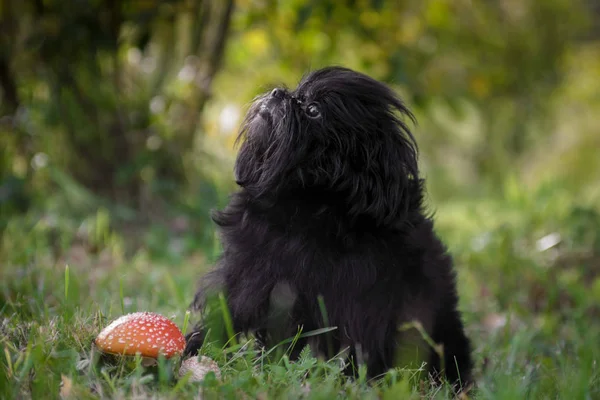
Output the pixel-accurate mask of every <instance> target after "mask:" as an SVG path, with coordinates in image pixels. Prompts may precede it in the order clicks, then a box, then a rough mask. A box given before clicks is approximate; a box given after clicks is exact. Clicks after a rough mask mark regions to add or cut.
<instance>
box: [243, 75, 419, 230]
mask: <svg viewBox="0 0 600 400" xmlns="http://www.w3.org/2000/svg"><path fill="white" fill-rule="evenodd" d="M273 93H275V92H273ZM310 102H317V103H316V104H319V105H320V107H321V108H322V109H321V115H319V117H318V118H311V117H309V116H307V113H306V107H307V103H310ZM313 104H315V103H313ZM398 114H402V115H405V116H409V117H410V118H412V114H410V112H409V111H408V110H407V109H406V108H405V107H404V105H403V104H402V103H401V101H400V100H399V99H398V98H397V97H396V96H395V95H394V93H393V92H392V91H391V90H390V89H389V88H388V87H386V86H385V85H383V84H381V83H379V82H377V81H375V80H373V79H371V78H369V77H366V76H365V75H362V74H358V73H356V72H353V71H350V70H346V69H342V68H329V69H326V70H321V71H319V72H318V75H309V76H308V77H306V78H305V79H304V80H303V82H301V84H300V85H299V87H298V88H297V89H296V91H294V92H288V91H284V90H281V89H280V91H279V92H277V96H274V95H273V94H270V95H269V94H267V95H263V96H261V97H260V98H258V99H256V100H255V102H254V103H253V105H252V107H251V108H250V110H249V111H248V114H247V116H246V118H245V121H244V124H243V126H242V130H241V133H240V137H239V140H241V141H242V145H241V149H240V152H239V154H238V158H237V160H236V165H235V173H236V181H237V183H238V184H239V185H240V186H241V187H243V188H244V189H245V190H246V191H247V192H248V193H249V194H250V195H251V196H253V197H255V198H263V199H265V198H270V199H273V200H274V201H275V200H276V199H277V198H278V197H281V196H286V195H290V196H291V195H302V194H303V193H305V194H309V193H310V195H312V196H315V195H316V196H319V198H320V199H322V201H323V202H333V203H335V204H334V205H335V206H336V207H337V208H338V209H340V208H341V209H343V210H344V211H345V212H346V214H347V216H348V217H350V218H362V217H366V218H369V219H371V220H373V221H374V222H375V223H376V224H378V225H379V224H390V223H394V222H396V221H398V220H402V219H405V218H406V214H407V212H408V211H409V210H410V209H411V208H419V207H420V202H421V198H420V196H414V194H415V193H420V190H415V189H417V188H415V187H414V186H415V185H417V186H418V185H420V181H419V177H418V169H417V158H416V145H415V143H414V139H413V137H412V134H411V133H410V131H409V129H408V127H407V126H406V125H405V124H404V123H403V122H402V120H400V119H399V118H398ZM409 193H412V194H413V196H412V198H411V197H410V196H409ZM363 219H364V218H363Z"/></svg>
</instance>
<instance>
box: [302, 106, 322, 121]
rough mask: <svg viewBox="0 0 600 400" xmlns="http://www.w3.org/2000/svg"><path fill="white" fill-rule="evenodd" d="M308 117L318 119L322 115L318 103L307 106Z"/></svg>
mask: <svg viewBox="0 0 600 400" xmlns="http://www.w3.org/2000/svg"><path fill="white" fill-rule="evenodd" d="M306 115H308V116H309V117H310V118H318V117H319V116H320V115H321V111H320V110H319V106H318V105H317V104H316V103H310V104H309V105H308V106H306Z"/></svg>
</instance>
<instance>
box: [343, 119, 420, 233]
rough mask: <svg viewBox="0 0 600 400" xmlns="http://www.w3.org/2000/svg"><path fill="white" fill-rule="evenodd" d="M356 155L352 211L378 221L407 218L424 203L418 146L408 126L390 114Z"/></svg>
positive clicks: (391, 222) (351, 196) (350, 200)
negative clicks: (389, 117)
mask: <svg viewBox="0 0 600 400" xmlns="http://www.w3.org/2000/svg"><path fill="white" fill-rule="evenodd" d="M361 148H362V149H364V150H363V151H361V152H360V153H359V154H358V155H357V158H356V163H355V168H354V174H353V175H354V177H353V180H354V189H353V190H351V191H350V198H349V199H348V200H349V206H350V210H349V211H350V214H351V215H354V216H357V217H359V216H361V215H366V216H368V217H370V218H372V219H373V220H375V222H376V223H377V224H383V225H389V224H394V223H396V222H397V221H404V220H406V218H407V216H408V213H409V212H411V211H417V210H420V208H421V203H422V181H421V179H420V178H419V169H418V164H417V148H416V145H415V143H414V140H413V139H412V135H411V134H410V131H409V130H408V128H407V126H406V125H405V124H404V123H403V122H401V121H399V120H397V119H395V118H391V119H388V120H386V122H385V123H382V124H381V125H380V126H379V127H378V129H377V131H376V132H374V137H373V140H372V142H371V143H364V146H362V147H361Z"/></svg>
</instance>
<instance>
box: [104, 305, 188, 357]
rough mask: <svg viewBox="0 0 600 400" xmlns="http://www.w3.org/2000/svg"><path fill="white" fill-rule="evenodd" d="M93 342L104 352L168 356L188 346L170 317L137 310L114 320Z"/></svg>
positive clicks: (178, 352)
mask: <svg viewBox="0 0 600 400" xmlns="http://www.w3.org/2000/svg"><path fill="white" fill-rule="evenodd" d="M94 343H95V344H96V346H98V348H99V349H100V350H102V351H103V352H105V353H112V354H124V355H135V354H140V355H142V356H143V357H149V358H158V355H159V354H163V355H164V356H165V357H166V358H170V357H173V356H174V355H176V354H180V353H181V352H182V351H183V349H184V348H185V338H184V337H183V334H182V333H181V331H180V330H179V328H178V327H177V325H175V324H174V323H173V321H171V320H170V319H168V318H166V317H164V316H162V315H160V314H156V313H151V312H136V313H132V314H127V315H123V316H121V317H119V318H117V319H116V320H114V321H113V322H112V323H111V324H110V325H108V326H107V327H106V328H104V329H103V330H102V332H100V334H98V337H97V338H96V340H94Z"/></svg>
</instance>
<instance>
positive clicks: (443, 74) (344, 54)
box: [0, 0, 600, 224]
mask: <svg viewBox="0 0 600 400" xmlns="http://www.w3.org/2000/svg"><path fill="white" fill-rule="evenodd" d="M598 18H599V17H598V10H597V9H594V8H593V6H592V5H591V4H590V3H586V2H585V1H584V0H577V1H570V0H550V1H548V0H526V1H514V0H504V1H501V2H487V1H478V2H471V1H463V0H460V1H450V0H425V1H417V0H408V1H403V2H397V1H392V0H370V1H367V0H363V1H358V0H345V1H333V0H327V1H316V0H314V1H310V0H309V1H306V0H290V1H275V0H262V1H259V0H253V1H251V0H239V1H237V2H236V4H235V7H234V4H233V1H229V0H228V1H216V0H204V1H189V0H187V1H186V0H168V1H152V0H146V1H134V0H129V1H114V0H113V1H109V0H106V1H100V0H95V1H91V0H90V1H73V0H71V1H53V0H45V1H42V0H29V1H10V0H3V1H2V3H1V7H0V29H1V30H2V32H3V35H2V36H0V48H1V50H0V84H1V92H2V97H1V99H2V100H1V103H0V114H1V115H2V119H1V122H0V133H1V137H2V139H0V144H1V145H2V154H1V155H2V160H1V163H0V179H1V180H0V184H1V185H2V186H1V188H2V190H0V204H1V207H2V214H1V215H2V216H3V217H2V219H3V221H6V218H7V216H8V215H11V214H12V213H14V212H18V211H19V210H21V209H24V208H26V206H27V204H29V203H30V202H32V201H34V202H37V201H38V200H39V201H40V202H42V203H44V202H45V201H47V200H48V197H49V196H48V195H49V194H52V193H57V190H56V189H58V192H61V193H65V190H64V183H65V182H66V181H69V182H71V183H73V184H76V185H80V186H81V187H82V188H84V189H85V190H88V191H89V192H90V194H91V195H93V196H96V197H97V198H101V199H105V200H108V201H111V202H113V203H117V204H123V205H127V206H130V207H132V208H133V209H134V210H136V211H142V212H143V213H144V214H146V215H154V214H160V213H162V212H164V211H161V209H162V208H164V207H161V206H160V205H159V204H158V203H160V202H159V201H158V200H157V199H164V200H166V201H167V204H173V202H175V203H177V204H182V205H183V206H184V207H188V208H189V207H196V208H197V207H198V205H197V203H198V197H199V196H201V195H202V192H205V191H206V190H209V191H212V192H214V193H216V195H211V196H209V198H207V199H205V200H206V203H204V202H202V200H200V202H201V203H202V204H203V206H202V210H201V211H200V212H201V213H205V212H206V210H207V209H208V208H210V207H213V206H214V205H215V204H217V202H218V201H219V200H218V197H219V193H224V192H227V191H228V190H229V189H230V188H231V179H230V178H229V177H230V176H231V175H230V170H231V163H232V156H233V154H234V153H233V151H232V146H231V145H232V143H233V138H234V137H235V130H236V128H237V125H238V123H239V121H240V115H241V114H243V112H244V110H245V105H246V104H247V103H248V101H250V100H251V99H252V97H253V96H254V95H256V94H257V93H260V92H262V91H263V90H265V89H267V88H268V87H270V86H272V85H274V84H280V83H284V84H287V85H290V86H293V85H294V84H295V83H296V81H297V80H298V79H299V77H300V76H301V75H302V74H303V73H305V72H307V71H308V70H310V69H315V68H318V67H321V66H324V65H329V64H342V65H346V66H349V67H351V68H355V69H358V70H361V71H364V72H366V73H368V74H371V75H373V76H374V77H376V78H378V79H381V80H384V81H386V82H389V83H390V84H391V85H393V86H394V87H395V88H396V89H397V90H398V91H399V92H400V93H401V95H402V96H403V97H404V98H405V99H406V102H407V103H408V105H409V106H410V107H412V108H413V109H414V110H415V112H416V113H417V115H418V118H419V121H420V124H419V126H418V127H416V128H415V130H416V131H417V137H418V141H419V143H420V147H421V152H422V161H423V170H424V171H425V173H426V175H427V177H428V178H429V180H430V185H429V187H430V190H431V194H432V196H433V198H434V199H436V201H443V200H445V199H448V198H452V197H454V196H455V195H456V194H457V193H461V194H463V195H466V196H473V195H485V194H494V193H496V194H497V193H498V188H499V187H500V186H501V185H502V184H503V182H504V180H505V178H506V176H509V175H515V176H517V177H518V179H519V181H520V182H521V183H522V184H525V185H532V186H536V185H538V184H540V183H542V182H544V181H547V180H551V179H562V180H563V181H564V184H565V185H568V186H569V187H570V188H571V189H573V190H574V191H578V190H580V189H581V188H583V187H585V186H593V188H588V189H587V192H589V191H591V190H595V191H597V189H598V184H597V182H598V178H599V173H598V172H597V171H598V170H599V169H600V164H599V163H600V161H598V157H597V156H596V152H595V150H596V149H597V148H598V146H599V145H600V143H598V140H600V139H598V134H597V133H598V128H597V126H596V123H595V118H594V115H595V113H596V112H597V111H598V108H599V107H600V99H599V98H598V92H599V91H598V90H597V89H598V86H600V84H599V83H598V80H597V79H595V77H597V76H598V74H600V61H598V60H600V50H599V45H598V29H597V25H598ZM58 174H62V175H61V176H63V178H64V179H61V180H60V182H57V180H56V178H55V176H56V175H58ZM61 182H62V184H61ZM71 186H73V185H71ZM209 188H213V189H209ZM3 224H5V222H4V223H3Z"/></svg>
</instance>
